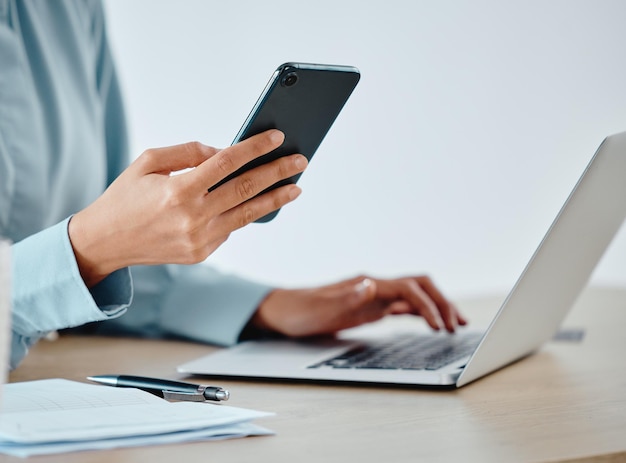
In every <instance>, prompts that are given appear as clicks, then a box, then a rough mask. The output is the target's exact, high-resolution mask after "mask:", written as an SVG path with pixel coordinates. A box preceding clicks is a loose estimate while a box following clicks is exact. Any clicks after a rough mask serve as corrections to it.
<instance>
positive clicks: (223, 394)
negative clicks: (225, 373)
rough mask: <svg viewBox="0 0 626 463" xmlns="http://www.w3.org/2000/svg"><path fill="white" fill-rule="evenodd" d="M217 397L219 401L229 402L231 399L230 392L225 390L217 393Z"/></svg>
mask: <svg viewBox="0 0 626 463" xmlns="http://www.w3.org/2000/svg"><path fill="white" fill-rule="evenodd" d="M215 397H217V400H228V399H229V398H230V392H228V391H225V390H221V391H217V392H216V393H215Z"/></svg>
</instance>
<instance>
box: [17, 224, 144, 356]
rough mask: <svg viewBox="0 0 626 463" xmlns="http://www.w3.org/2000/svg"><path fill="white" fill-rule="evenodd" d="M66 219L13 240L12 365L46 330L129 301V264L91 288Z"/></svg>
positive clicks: (98, 316) (112, 311) (122, 307)
mask: <svg viewBox="0 0 626 463" xmlns="http://www.w3.org/2000/svg"><path fill="white" fill-rule="evenodd" d="M68 221H69V219H67V220H64V221H63V222H61V223H59V224H58V225H55V226H52V227H50V228H48V229H46V230H43V231H41V232H39V233H36V234H35V235H32V236H30V237H28V238H26V239H24V240H23V241H21V242H19V243H17V244H15V245H13V249H12V251H13V252H12V254H13V259H12V263H13V265H12V273H13V278H12V279H13V282H14V283H13V298H12V299H13V305H14V307H13V316H12V329H13V337H12V343H11V344H12V346H11V347H12V348H11V367H12V368H15V367H16V366H17V364H18V363H19V362H20V360H21V359H22V358H23V357H24V356H25V355H26V353H27V352H28V348H29V347H30V346H31V345H32V344H33V343H35V342H36V341H37V340H39V339H40V338H41V337H43V336H45V335H46V334H47V333H48V332H50V331H53V330H56V329H59V328H67V327H73V326H77V325H82V324H84V323H87V322H92V321H99V320H105V319H107V318H111V317H117V316H119V315H121V314H122V313H124V312H125V311H126V308H127V307H128V305H129V304H130V302H131V299H132V284H131V277H130V272H129V269H122V270H118V271H117V272H114V273H113V274H111V275H109V276H108V277H107V278H106V279H105V280H103V281H102V282H100V283H99V284H98V285H96V286H95V287H93V288H92V289H91V290H88V289H87V287H86V286H85V284H84V282H83V280H82V278H81V276H80V273H79V271H78V266H77V264H76V259H75V257H74V252H73V250H72V246H71V244H70V241H69V238H68V234H67V225H68Z"/></svg>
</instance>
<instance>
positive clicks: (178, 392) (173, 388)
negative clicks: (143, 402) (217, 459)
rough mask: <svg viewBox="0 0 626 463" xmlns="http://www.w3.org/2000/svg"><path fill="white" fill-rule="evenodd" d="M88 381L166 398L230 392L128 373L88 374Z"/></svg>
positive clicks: (225, 395) (219, 397)
mask: <svg viewBox="0 0 626 463" xmlns="http://www.w3.org/2000/svg"><path fill="white" fill-rule="evenodd" d="M87 379H88V380H89V381H94V382H96V383H101V384H106V385H107V386H113V387H135V388H137V389H141V390H144V391H146V392H150V393H152V394H155V395H158V396H159V397H163V398H164V399H168V400H187V401H191V402H204V401H205V400H214V401H217V402H219V401H222V400H228V398H229V397H230V393H229V392H228V391H227V390H225V389H223V388H221V387H216V386H203V385H199V384H193V383H184V382H182V381H172V380H169V379H159V378H146V377H144V376H129V375H100V376H88V377H87Z"/></svg>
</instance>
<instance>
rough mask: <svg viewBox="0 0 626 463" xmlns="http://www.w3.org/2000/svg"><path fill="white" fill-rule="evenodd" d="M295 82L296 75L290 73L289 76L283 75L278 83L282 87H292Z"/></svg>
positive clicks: (296, 80)
mask: <svg viewBox="0 0 626 463" xmlns="http://www.w3.org/2000/svg"><path fill="white" fill-rule="evenodd" d="M297 82H298V74H296V73H295V72H290V73H289V74H287V75H285V76H284V77H283V78H282V79H281V81H280V83H281V85H282V86H283V87H293V86H294V85H296V83H297Z"/></svg>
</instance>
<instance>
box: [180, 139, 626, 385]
mask: <svg viewBox="0 0 626 463" xmlns="http://www.w3.org/2000/svg"><path fill="white" fill-rule="evenodd" d="M625 217H626V132H623V133H619V134H615V135H612V136H609V137H607V138H606V139H605V140H604V141H603V142H602V144H601V145H600V147H599V148H598V150H597V151H596V153H595V155H594V156H593V158H592V159H591V162H590V163H589V165H588V166H587V168H586V169H585V171H584V172H583V174H582V176H581V178H580V179H579V181H578V182H577V184H576V186H575V187H574V189H573V191H572V192H571V194H570V195H569V197H568V198H567V200H566V202H565V204H564V205H563V207H562V208H561V210H560V212H559V213H558V215H557V217H556V218H555V219H554V222H553V223H552V225H551V226H550V228H549V229H548V231H547V233H546V235H545V237H544V238H543V240H542V241H541V243H540V244H539V247H538V248H537V250H536V251H535V253H534V255H533V256H532V258H531V259H530V261H529V262H528V264H527V265H526V268H525V269H524V271H523V272H522V275H521V276H520V277H519V279H518V281H517V282H516V284H515V285H514V287H513V289H512V290H511V292H510V293H509V294H508V296H507V297H506V299H505V300H504V302H503V304H502V306H501V307H500V309H499V310H498V312H497V314H496V316H495V318H494V319H493V320H492V321H491V324H490V325H489V327H488V328H487V330H486V331H485V332H484V333H480V334H476V333H469V332H460V333H457V334H454V335H447V334H444V333H430V332H426V330H423V331H421V332H416V333H413V334H411V333H408V334H407V333H405V334H403V335H402V336H400V335H392V336H390V337H389V339H385V338H384V337H382V336H374V335H373V333H370V336H361V337H359V336H357V337H354V338H352V337H350V336H348V337H347V338H341V337H340V338H338V339H318V340H307V341H303V340H289V339H274V340H254V341H248V342H243V343H241V344H238V345H236V346H234V347H230V348H226V349H221V350H219V351H217V352H214V353H212V354H209V355H207V356H205V357H202V358H199V359H197V360H193V361H190V362H188V363H185V364H183V365H180V366H179V367H178V371H179V372H181V373H187V374H195V375H205V376H206V375H208V376H226V377H238V378H266V379H280V380H305V381H307V380H308V381H315V382H324V381H332V382H350V383H373V384H395V385H406V386H433V387H437V386H441V387H448V388H457V387H461V386H464V385H466V384H468V383H471V382H472V381H474V380H476V379H478V378H481V377H483V376H485V375H488V374H489V373H492V372H494V371H496V370H498V369H500V368H502V367H504V366H507V365H509V364H511V363H513V362H515V361H517V360H520V359H522V358H524V357H526V356H528V355H530V354H532V353H533V352H535V351H536V350H537V349H539V348H540V347H541V345H542V344H543V343H545V342H546V341H547V340H549V339H550V338H551V337H552V336H553V335H554V333H555V332H556V331H557V330H558V328H559V326H560V324H561V322H562V321H563V319H564V318H565V316H566V315H567V313H568V311H569V310H570V308H571V306H572V305H573V304H574V302H575V301H576V299H577V297H578V295H579V294H580V292H581V291H582V289H583V288H584V287H585V285H586V283H587V281H588V280H589V277H590V276H591V273H592V272H593V270H594V268H595V267H596V265H597V263H598V261H599V260H600V258H601V257H602V255H603V254H604V252H605V250H606V248H607V247H608V246H609V244H610V243H611V241H612V239H613V237H614V236H615V234H616V233H617V232H618V231H619V229H620V227H621V225H622V222H623V221H624V218H625ZM392 318H393V317H392ZM402 344H404V347H405V350H407V349H408V351H409V352H408V354H407V353H406V352H405V353H402V346H401V345H402ZM438 344H440V345H438ZM411 355H413V356H417V358H416V359H412V358H411ZM420 356H421V357H424V358H421V359H420ZM396 357H397V358H396ZM433 360H434V362H433ZM397 362H405V363H404V365H403V364H402V363H397Z"/></svg>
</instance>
